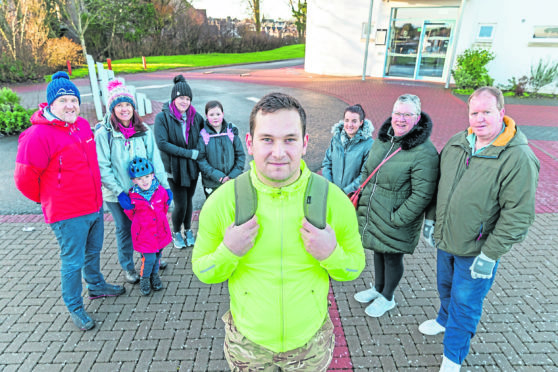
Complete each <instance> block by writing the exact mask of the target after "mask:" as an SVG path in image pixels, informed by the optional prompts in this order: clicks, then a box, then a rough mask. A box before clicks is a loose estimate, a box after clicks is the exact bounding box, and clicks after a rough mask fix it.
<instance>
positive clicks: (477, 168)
mask: <svg viewBox="0 0 558 372" xmlns="http://www.w3.org/2000/svg"><path fill="white" fill-rule="evenodd" d="M469 124H470V127H469V129H468V130H466V131H464V132H460V133H458V134H456V135H455V136H453V137H452V138H451V139H450V140H449V141H448V143H447V144H446V145H445V147H444V149H443V150H442V153H441V162H440V181H439V184H438V195H437V201H436V211H435V212H436V213H435V214H436V216H435V220H436V222H435V228H434V221H433V220H434V218H432V216H427V217H430V218H429V220H430V221H427V222H426V223H425V228H424V237H425V238H426V239H427V240H428V241H429V242H430V244H432V245H435V246H436V247H437V248H438V259H437V268H438V273H437V275H438V278H437V279H438V292H439V295H440V303H441V305H440V310H439V312H438V317H437V318H436V319H431V320H427V321H426V322H424V323H422V324H421V325H420V327H419V330H420V331H421V332H422V333H424V334H426V335H435V334H438V333H440V332H445V335H444V357H443V361H442V368H441V369H440V370H441V371H459V369H460V367H461V363H463V360H464V359H465V357H466V356H467V354H468V352H469V346H470V341H471V338H472V337H473V336H474V334H475V332H476V328H477V325H478V323H479V320H480V318H481V315H482V305H483V301H484V298H485V296H486V294H487V293H488V291H489V290H490V287H491V286H492V283H493V281H494V275H495V274H496V269H497V267H498V262H499V259H500V257H502V256H503V255H504V254H505V253H507V252H508V251H509V250H510V249H511V247H512V245H513V244H515V243H519V242H521V241H523V240H524V239H525V236H526V235H527V230H528V228H529V226H530V225H531V224H532V223H533V220H534V219H535V191H536V189H537V182H538V176H539V161H538V159H537V158H536V157H535V154H533V152H532V151H531V149H530V148H529V146H528V143H527V138H526V137H525V135H524V134H523V133H521V131H520V130H519V128H518V127H517V126H516V125H515V122H514V120H513V119H512V118H510V117H509V116H505V115H504V98H503V96H502V92H501V91H500V90H498V89H496V88H492V87H483V88H479V89H477V90H476V91H475V92H474V93H473V94H472V95H471V97H469ZM432 230H434V231H432ZM432 233H433V234H432ZM434 242H435V244H434Z"/></svg>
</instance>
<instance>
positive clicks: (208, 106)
mask: <svg viewBox="0 0 558 372" xmlns="http://www.w3.org/2000/svg"><path fill="white" fill-rule="evenodd" d="M215 107H219V108H220V109H221V112H225V110H223V105H222V104H221V102H219V101H209V102H207V103H206V104H205V114H206V115H207V112H208V111H209V110H211V109H212V108H215Z"/></svg>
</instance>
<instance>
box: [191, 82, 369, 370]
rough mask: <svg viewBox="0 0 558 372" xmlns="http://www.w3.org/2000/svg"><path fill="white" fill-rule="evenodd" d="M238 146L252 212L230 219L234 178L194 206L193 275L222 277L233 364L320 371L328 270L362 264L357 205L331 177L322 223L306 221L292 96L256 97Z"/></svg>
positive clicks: (300, 132) (299, 132)
mask: <svg viewBox="0 0 558 372" xmlns="http://www.w3.org/2000/svg"><path fill="white" fill-rule="evenodd" d="M246 145H247V148H248V153H249V154H250V155H252V156H253V157H254V161H253V162H252V163H251V167H252V169H251V171H250V178H251V181H252V184H253V185H254V188H255V190H256V192H257V200H258V208H257V210H256V213H255V216H254V217H252V219H250V220H249V221H248V222H246V223H244V224H242V225H239V226H236V225H235V224H234V217H235V196H234V192H235V190H234V182H227V183H225V184H224V185H223V186H221V187H220V188H219V189H218V190H217V191H215V193H214V194H212V195H211V197H210V198H209V199H208V200H207V201H206V203H205V205H204V207H203V209H202V211H201V214H200V222H199V231H198V238H197V240H196V245H195V247H194V251H193V255H192V265H193V270H194V273H195V274H196V276H197V277H198V278H199V279H200V280H201V281H202V282H204V283H220V282H223V281H225V280H228V281H229V283H228V284H229V292H230V297H231V310H230V312H228V313H227V314H225V316H223V320H224V321H225V331H226V337H225V356H226V358H227V361H228V363H229V366H230V367H231V369H232V370H256V369H258V370H259V369H260V368H261V369H265V368H273V367H279V368H282V369H285V368H293V370H306V371H321V370H326V369H327V367H328V365H329V363H330V362H331V359H332V355H333V347H334V344H335V341H334V335H333V325H332V323H331V320H330V319H329V315H328V302H327V295H328V290H329V277H331V278H333V279H335V280H340V281H348V280H353V279H356V278H357V277H358V276H359V275H360V273H361V271H362V270H363V268H364V265H365V256H364V250H363V248H362V244H361V242H360V236H359V233H358V225H357V219H356V213H355V210H354V208H353V206H352V204H351V203H350V201H349V199H348V198H347V196H346V195H345V194H344V193H343V191H341V189H339V188H337V187H336V186H335V185H333V184H330V185H329V191H328V195H327V216H326V221H327V225H326V227H325V229H323V230H321V229H318V228H316V227H315V226H313V225H312V224H310V223H309V222H308V221H307V220H306V219H305V217H304V212H303V208H302V206H303V199H304V194H305V190H306V185H307V183H308V179H309V177H310V174H311V172H310V170H309V169H308V168H307V166H306V164H305V163H304V161H303V160H302V159H301V158H302V155H304V154H305V153H306V148H307V145H308V135H307V134H306V114H305V112H304V109H303V108H302V106H301V105H300V103H299V102H298V101H297V100H296V99H295V98H293V97H290V96H288V95H285V94H281V93H270V94H268V95H266V96H265V97H263V98H262V99H261V100H260V101H259V102H258V103H257V104H256V106H255V107H254V109H253V110H252V113H251V114H250V133H249V134H247V135H246Z"/></svg>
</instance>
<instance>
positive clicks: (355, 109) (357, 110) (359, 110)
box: [343, 103, 366, 121]
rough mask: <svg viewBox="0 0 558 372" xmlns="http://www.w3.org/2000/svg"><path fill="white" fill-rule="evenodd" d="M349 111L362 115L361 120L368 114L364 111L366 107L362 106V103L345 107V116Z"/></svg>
mask: <svg viewBox="0 0 558 372" xmlns="http://www.w3.org/2000/svg"><path fill="white" fill-rule="evenodd" d="M347 111H348V112H352V113H353V114H358V116H359V117H360V121H363V120H364V117H365V116H366V114H365V113H364V109H363V108H362V106H361V105H360V103H357V104H356V105H353V106H349V107H347V108H346V109H345V112H343V118H345V114H346V113H347Z"/></svg>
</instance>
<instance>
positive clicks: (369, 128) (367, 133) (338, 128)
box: [331, 119, 374, 139]
mask: <svg viewBox="0 0 558 372" xmlns="http://www.w3.org/2000/svg"><path fill="white" fill-rule="evenodd" d="M343 125H344V122H343V120H339V123H337V124H333V126H332V127H331V133H333V135H334V136H341V134H342V133H343V130H344V128H343ZM372 133H374V125H372V122H371V121H370V120H368V119H364V123H363V124H362V126H361V127H360V128H359V129H358V131H357V132H356V134H355V138H358V139H367V138H369V137H372Z"/></svg>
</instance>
